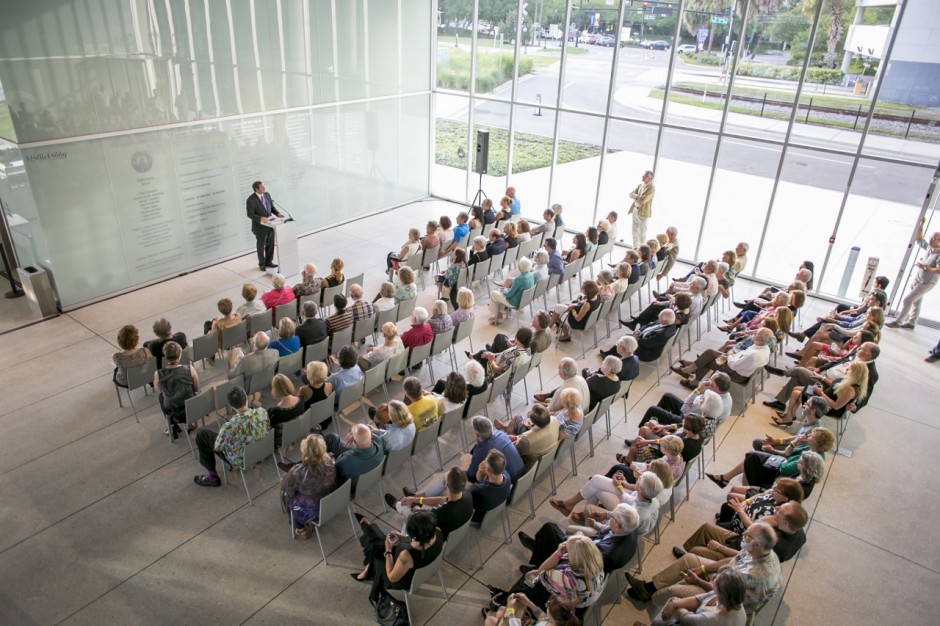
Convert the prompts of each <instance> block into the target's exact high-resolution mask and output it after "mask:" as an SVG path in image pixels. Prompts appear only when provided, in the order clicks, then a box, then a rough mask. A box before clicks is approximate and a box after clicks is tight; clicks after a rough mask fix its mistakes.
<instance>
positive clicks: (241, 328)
mask: <svg viewBox="0 0 940 626" xmlns="http://www.w3.org/2000/svg"><path fill="white" fill-rule="evenodd" d="M247 339H248V320H242V321H240V322H239V323H237V324H235V325H234V326H229V327H228V328H223V329H222V349H223V350H230V349H232V348H234V347H235V346H237V345H239V344H242V343H245V341H247Z"/></svg>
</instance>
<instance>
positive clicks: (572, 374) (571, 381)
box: [533, 357, 591, 414]
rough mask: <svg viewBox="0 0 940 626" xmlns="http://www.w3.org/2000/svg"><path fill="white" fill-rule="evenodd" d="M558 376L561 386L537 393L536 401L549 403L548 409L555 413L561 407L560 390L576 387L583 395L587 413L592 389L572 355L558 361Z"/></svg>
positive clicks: (583, 406)
mask: <svg viewBox="0 0 940 626" xmlns="http://www.w3.org/2000/svg"><path fill="white" fill-rule="evenodd" d="M558 376H559V378H561V386H559V387H557V388H556V389H554V390H553V391H550V392H548V393H537V394H535V395H534V396H533V398H535V401H536V402H541V403H542V404H547V405H548V411H549V412H550V413H552V414H555V413H556V412H557V411H558V410H559V409H561V398H560V397H559V396H558V394H559V392H561V391H564V390H565V389H576V390H577V391H578V395H580V396H581V410H582V411H584V412H585V413H586V412H587V410H588V406H589V403H590V402H591V391H590V390H589V389H588V386H587V381H586V380H585V379H584V377H583V376H581V374H579V373H578V362H577V361H575V360H574V359H572V358H571V357H565V358H563V359H562V360H561V361H559V362H558Z"/></svg>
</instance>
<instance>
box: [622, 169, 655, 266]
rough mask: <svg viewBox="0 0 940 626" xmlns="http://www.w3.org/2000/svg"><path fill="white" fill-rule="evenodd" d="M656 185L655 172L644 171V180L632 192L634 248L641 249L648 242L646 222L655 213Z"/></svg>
mask: <svg viewBox="0 0 940 626" xmlns="http://www.w3.org/2000/svg"><path fill="white" fill-rule="evenodd" d="M655 195H656V187H654V186H653V172H651V171H649V170H647V171H645V172H643V182H642V183H640V184H639V185H637V187H636V189H634V190H633V191H631V192H630V198H632V199H633V204H632V205H630V210H629V211H627V212H628V213H630V214H632V215H633V248H634V249H635V250H636V249H639V247H640V246H641V245H643V244H644V243H646V223H647V222H648V221H649V219H650V216H651V215H652V214H653V196H655Z"/></svg>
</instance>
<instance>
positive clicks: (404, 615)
mask: <svg viewBox="0 0 940 626" xmlns="http://www.w3.org/2000/svg"><path fill="white" fill-rule="evenodd" d="M372 617H374V618H375V621H376V622H378V623H379V624H381V625H382V626H410V622H409V621H408V611H407V609H406V608H405V605H404V604H403V603H401V602H399V601H398V600H396V599H395V598H393V597H392V596H390V595H389V594H387V593H385V592H384V591H383V592H382V593H381V594H380V595H379V599H378V600H376V601H375V602H374V603H373V604H372Z"/></svg>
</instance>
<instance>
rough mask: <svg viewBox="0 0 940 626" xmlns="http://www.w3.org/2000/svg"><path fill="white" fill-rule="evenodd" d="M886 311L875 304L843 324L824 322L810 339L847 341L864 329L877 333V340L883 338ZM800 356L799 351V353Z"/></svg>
mask: <svg viewBox="0 0 940 626" xmlns="http://www.w3.org/2000/svg"><path fill="white" fill-rule="evenodd" d="M884 322H885V312H884V309H882V308H881V307H879V306H873V307H871V308H869V309H868V311H866V312H865V314H864V315H859V316H857V318H856V319H854V320H851V321H848V322H844V323H842V324H823V325H822V328H820V329H819V331H818V332H817V333H816V334H815V335H813V336H812V337H811V338H810V341H814V342H815V341H818V342H828V341H834V342H837V343H838V344H842V343H845V342H846V341H848V340H849V339H851V338H852V337H854V336H855V335H857V334H858V333H859V332H861V331H862V330H863V329H867V330H869V331H871V332H872V334H874V335H875V339H876V340H880V339H881V327H882V326H884ZM797 354H798V356H799V353H797Z"/></svg>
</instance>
